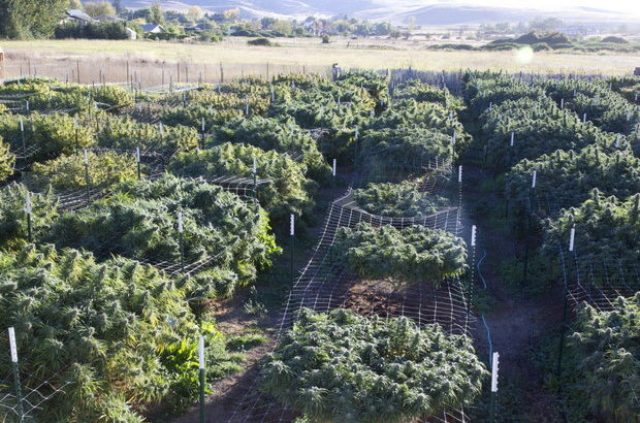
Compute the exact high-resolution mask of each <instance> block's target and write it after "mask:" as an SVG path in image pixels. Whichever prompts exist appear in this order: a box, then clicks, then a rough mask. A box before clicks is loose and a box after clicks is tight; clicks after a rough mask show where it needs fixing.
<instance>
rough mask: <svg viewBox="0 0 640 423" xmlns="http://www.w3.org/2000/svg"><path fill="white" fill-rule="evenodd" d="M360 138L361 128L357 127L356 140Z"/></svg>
mask: <svg viewBox="0 0 640 423" xmlns="http://www.w3.org/2000/svg"><path fill="white" fill-rule="evenodd" d="M358 138H360V130H359V129H358V128H356V141H357V140H358Z"/></svg>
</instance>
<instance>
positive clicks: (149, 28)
mask: <svg viewBox="0 0 640 423" xmlns="http://www.w3.org/2000/svg"><path fill="white" fill-rule="evenodd" d="M140 28H141V29H142V31H143V32H144V33H145V34H164V33H166V32H167V30H166V29H164V27H163V26H162V25H158V24H153V23H150V24H144V25H140Z"/></svg>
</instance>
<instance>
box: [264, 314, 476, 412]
mask: <svg viewBox="0 0 640 423" xmlns="http://www.w3.org/2000/svg"><path fill="white" fill-rule="evenodd" d="M443 369H447V371H443ZM486 374H487V372H486V370H485V367H484V365H483V364H482V363H481V361H480V360H479V359H478V357H477V356H476V355H475V351H474V349H473V346H472V342H471V339H469V338H468V337H466V336H464V335H447V334H445V332H444V331H443V329H442V328H441V327H440V326H439V325H437V324H436V325H427V326H418V325H417V324H416V323H415V322H413V321H412V320H410V319H408V318H405V317H401V318H381V317H373V318H367V317H362V316H359V315H357V314H354V313H353V312H351V311H348V310H341V309H338V310H334V311H332V312H330V313H328V314H316V313H314V312H312V311H310V310H308V309H305V310H303V311H302V313H301V315H300V319H299V320H298V321H297V322H296V323H295V324H294V326H293V328H292V329H291V330H289V331H288V332H287V333H286V334H285V335H284V336H283V337H282V339H281V341H280V345H279V346H278V348H277V349H276V351H275V352H274V353H273V354H272V355H271V356H270V357H269V358H268V361H267V363H266V364H265V365H264V367H263V369H262V373H261V376H262V378H261V380H262V389H264V390H265V391H266V392H268V393H270V394H272V395H274V396H275V397H276V399H277V400H278V401H280V402H281V403H283V404H286V405H288V406H291V407H292V408H293V409H295V410H296V411H299V412H301V413H302V414H303V415H304V416H305V417H306V418H307V419H309V421H312V422H318V423H319V422H327V421H336V422H338V421H339V422H374V423H382V422H385V423H388V422H403V421H409V420H412V419H415V418H427V417H430V416H436V415H440V414H442V413H443V412H444V411H446V410H450V409H455V408H459V407H461V406H464V405H466V404H470V403H471V402H472V401H473V399H474V398H475V397H476V396H477V395H478V394H479V393H480V390H481V387H482V380H483V379H484V377H485V376H486Z"/></svg>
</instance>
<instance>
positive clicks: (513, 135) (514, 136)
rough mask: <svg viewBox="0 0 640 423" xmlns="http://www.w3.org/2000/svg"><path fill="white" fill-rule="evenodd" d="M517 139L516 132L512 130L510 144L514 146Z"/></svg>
mask: <svg viewBox="0 0 640 423" xmlns="http://www.w3.org/2000/svg"><path fill="white" fill-rule="evenodd" d="M515 139H516V133H515V132H514V131H511V139H510V140H509V146H511V147H513V144H514V142H515Z"/></svg>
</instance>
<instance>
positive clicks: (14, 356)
mask: <svg viewBox="0 0 640 423" xmlns="http://www.w3.org/2000/svg"><path fill="white" fill-rule="evenodd" d="M9 350H10V351H11V362H12V363H14V364H18V345H17V344H16V330H15V328H14V327H13V326H12V327H10V328H9Z"/></svg>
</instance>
